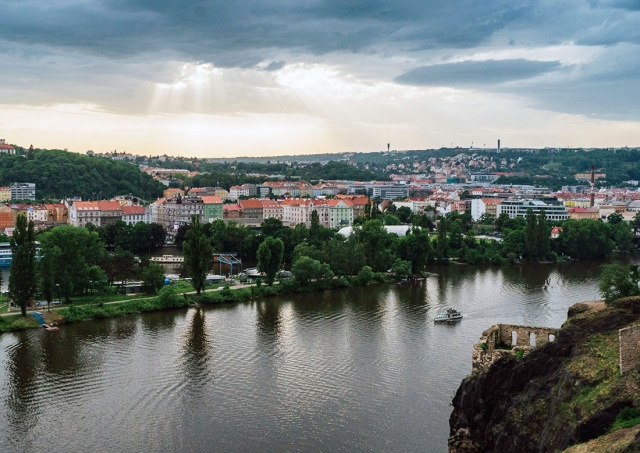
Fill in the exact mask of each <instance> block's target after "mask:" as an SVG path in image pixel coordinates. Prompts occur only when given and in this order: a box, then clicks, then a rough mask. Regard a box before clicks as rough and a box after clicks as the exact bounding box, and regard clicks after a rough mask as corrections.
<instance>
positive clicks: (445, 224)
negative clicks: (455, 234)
mask: <svg viewBox="0 0 640 453" xmlns="http://www.w3.org/2000/svg"><path fill="white" fill-rule="evenodd" d="M448 233H449V220H447V219H441V220H440V222H438V239H437V241H436V251H435V255H436V261H437V262H438V263H446V262H448V261H449V252H450V249H451V248H450V246H449V236H448Z"/></svg>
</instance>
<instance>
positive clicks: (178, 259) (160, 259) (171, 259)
mask: <svg viewBox="0 0 640 453" xmlns="http://www.w3.org/2000/svg"><path fill="white" fill-rule="evenodd" d="M149 260H150V261H154V262H156V263H184V256H175V255H162V256H152V257H151V258H149Z"/></svg>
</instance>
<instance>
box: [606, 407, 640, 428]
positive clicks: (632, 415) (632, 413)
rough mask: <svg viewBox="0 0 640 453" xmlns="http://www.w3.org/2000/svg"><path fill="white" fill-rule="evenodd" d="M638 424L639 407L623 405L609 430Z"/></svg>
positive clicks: (639, 416)
mask: <svg viewBox="0 0 640 453" xmlns="http://www.w3.org/2000/svg"><path fill="white" fill-rule="evenodd" d="M637 424H640V407H625V408H622V410H621V411H620V412H619V413H618V416H617V417H616V421H615V422H613V426H612V427H611V430H612V431H613V430H616V429H621V428H630V427H631V426H636V425H637Z"/></svg>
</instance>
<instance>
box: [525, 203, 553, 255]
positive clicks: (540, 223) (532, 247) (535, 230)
mask: <svg viewBox="0 0 640 453" xmlns="http://www.w3.org/2000/svg"><path fill="white" fill-rule="evenodd" d="M525 222H526V226H525V228H524V246H523V251H522V256H523V258H524V259H526V260H528V261H542V260H545V259H546V258H547V255H548V254H549V250H550V247H549V241H550V240H551V239H550V231H551V229H550V228H549V226H548V225H547V221H546V218H545V214H544V212H541V213H540V214H538V215H536V214H535V213H534V212H533V210H531V209H528V210H527V215H526V217H525Z"/></svg>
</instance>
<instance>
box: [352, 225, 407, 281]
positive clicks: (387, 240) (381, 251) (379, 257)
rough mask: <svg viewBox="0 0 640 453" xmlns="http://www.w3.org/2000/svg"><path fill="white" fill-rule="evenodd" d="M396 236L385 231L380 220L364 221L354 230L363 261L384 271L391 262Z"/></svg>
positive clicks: (373, 267)
mask: <svg viewBox="0 0 640 453" xmlns="http://www.w3.org/2000/svg"><path fill="white" fill-rule="evenodd" d="M395 238H397V236H395V235H392V234H389V233H387V231H386V230H385V229H384V226H383V225H382V222H381V221H380V220H377V219H374V220H370V221H368V222H366V223H365V224H364V226H363V227H362V228H358V229H356V230H355V240H356V241H357V242H358V243H359V244H361V245H362V247H363V251H364V256H365V263H366V264H367V265H368V266H371V268H372V269H373V270H374V271H376V272H379V271H386V270H387V269H389V265H390V264H391V263H392V249H393V247H392V246H393V243H394V240H395Z"/></svg>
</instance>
